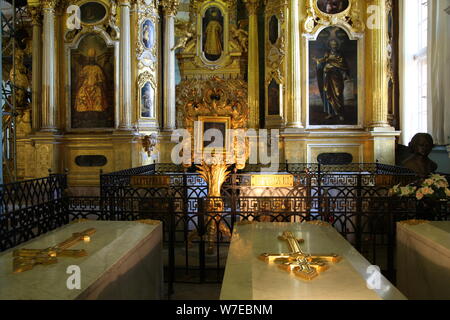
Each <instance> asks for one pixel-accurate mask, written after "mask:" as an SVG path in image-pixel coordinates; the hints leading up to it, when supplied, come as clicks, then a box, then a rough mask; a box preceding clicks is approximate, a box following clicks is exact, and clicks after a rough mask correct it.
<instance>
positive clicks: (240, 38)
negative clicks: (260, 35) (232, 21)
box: [231, 25, 248, 52]
mask: <svg viewBox="0 0 450 320" xmlns="http://www.w3.org/2000/svg"><path fill="white" fill-rule="evenodd" d="M231 37H232V38H233V39H235V40H236V41H237V42H238V43H239V45H240V46H241V49H242V51H243V52H247V51H248V32H247V31H245V30H244V29H241V26H239V27H235V26H234V25H231Z"/></svg>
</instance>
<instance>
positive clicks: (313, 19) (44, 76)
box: [4, 0, 398, 183]
mask: <svg viewBox="0 0 450 320" xmlns="http://www.w3.org/2000/svg"><path fill="white" fill-rule="evenodd" d="M28 2H29V5H28V9H29V12H30V19H28V20H27V23H26V24H25V26H24V29H26V34H27V36H26V37H23V39H22V40H20V41H21V43H20V44H18V45H17V48H19V50H16V52H15V59H14V61H15V69H14V70H12V65H8V66H7V68H6V69H7V70H6V71H5V72H4V78H11V79H10V82H11V83H12V84H14V86H15V88H16V90H15V99H16V102H17V105H19V106H21V108H22V109H23V110H28V111H29V114H25V113H24V114H23V115H22V114H20V115H19V118H20V121H22V123H27V126H25V125H22V126H19V128H21V129H20V130H21V131H22V132H24V133H25V134H24V135H23V137H26V138H27V139H29V141H26V143H28V144H27V148H28V149H27V150H31V149H32V148H33V147H32V146H33V143H34V142H33V143H31V142H30V141H31V140H32V139H35V138H34V137H32V135H33V134H36V135H39V134H40V132H41V131H42V132H45V133H46V134H47V135H46V136H45V135H42V136H43V137H44V136H45V138H41V137H40V138H39V139H41V140H39V143H42V144H44V145H45V144H48V145H50V146H51V147H49V149H48V150H50V151H49V152H51V153H53V154H52V159H51V163H52V164H53V165H54V164H57V165H60V166H63V165H64V166H67V167H69V170H71V169H72V170H73V172H77V174H81V173H79V172H81V170H88V169H85V168H84V169H80V168H78V167H77V166H76V164H75V162H74V159H75V158H76V157H77V156H83V155H89V152H91V151H90V150H91V149H92V148H100V149H101V148H104V150H103V151H104V152H103V154H102V153H101V152H100V155H103V156H105V157H106V158H107V160H108V161H107V164H106V165H105V166H106V167H108V166H109V167H108V169H110V171H112V170H115V169H117V168H119V167H121V166H126V167H131V166H136V165H139V164H143V161H140V160H136V159H137V158H139V155H136V152H138V153H139V152H142V150H141V149H142V141H143V139H144V137H145V136H151V135H152V134H153V137H156V138H155V139H153V140H152V141H154V142H155V144H156V145H155V146H154V147H152V148H151V153H152V155H151V156H150V155H149V159H147V160H145V161H153V160H154V159H157V158H158V159H159V160H158V161H161V162H170V154H171V148H172V146H173V143H172V142H171V136H170V135H171V133H172V132H173V130H174V129H176V128H183V126H184V125H185V121H186V120H187V118H186V117H188V119H190V118H189V117H191V113H192V112H194V111H195V112H194V113H195V116H196V117H199V116H210V114H209V113H211V114H212V116H214V114H215V115H217V116H219V115H220V114H221V112H218V111H217V110H211V109H210V108H209V107H210V106H209V107H208V108H206V107H205V108H204V111H205V112H200V110H199V109H198V106H199V105H201V104H205V105H206V104H211V105H213V104H214V105H215V106H216V107H218V106H220V105H221V104H220V103H219V101H218V100H215V99H213V98H211V96H210V97H209V98H208V97H206V98H205V99H206V100H205V101H201V103H200V102H199V101H198V99H197V98H198V96H199V95H203V91H201V88H202V87H204V88H206V87H208V86H211V85H217V86H218V88H219V87H220V88H221V90H223V91H224V92H226V94H220V96H221V97H225V96H228V97H230V96H231V97H237V96H239V99H237V100H239V101H244V100H245V101H246V108H248V114H249V115H248V119H247V120H248V121H247V120H246V121H245V123H246V124H245V126H246V127H247V128H254V129H256V130H259V129H264V128H268V129H278V130H279V131H280V144H282V147H283V148H284V149H285V152H284V153H283V154H282V159H280V161H282V162H284V161H286V160H290V161H297V162H306V161H307V160H308V159H310V158H311V157H312V155H313V154H315V153H318V152H319V153H320V152H322V151H323V150H322V149H325V148H326V147H327V146H326V144H328V145H333V148H335V147H336V148H339V150H338V151H339V152H348V153H352V154H355V159H361V160H364V161H369V162H370V161H375V160H376V159H375V158H377V157H378V156H377V154H378V153H380V154H382V155H385V154H387V152H384V151H383V150H386V147H385V146H388V147H389V148H390V149H391V147H393V146H394V139H395V135H396V134H397V133H395V132H394V131H392V132H391V133H389V134H388V135H389V139H390V140H389V141H390V142H389V144H383V145H382V144H380V145H379V146H375V143H378V142H374V141H375V140H376V139H375V138H374V135H376V134H372V133H370V134H369V133H368V132H369V131H370V130H372V128H374V127H382V128H387V126H388V121H389V122H390V123H394V122H395V117H396V116H397V114H396V112H397V111H396V110H397V109H396V108H397V107H396V106H398V103H397V102H396V100H395V99H396V96H395V95H396V93H395V92H396V91H395V88H396V86H397V85H398V79H397V76H396V73H395V72H396V68H397V67H396V64H395V60H394V59H395V54H394V53H395V50H396V39H397V38H396V30H397V29H396V28H395V27H394V26H393V25H394V24H395V23H396V19H397V18H396V16H395V14H394V13H395V11H393V9H392V8H393V7H394V5H393V2H392V1H391V0H371V1H369V0H366V1H364V0H362V1H356V0H306V1H303V0H79V1H45V6H44V5H43V4H44V2H42V1H28ZM371 5H379V6H381V8H382V9H383V11H382V18H383V19H384V18H386V19H385V20H386V21H384V20H382V21H381V24H380V28H378V29H371V28H369V27H367V26H366V21H367V18H368V13H367V8H368V7H369V6H371ZM78 15H79V16H78ZM32 35H34V36H33V37H34V38H33V37H32ZM32 38H33V39H32ZM32 40H34V42H33V46H32V45H31V42H32ZM16 41H19V40H16ZM35 43H36V44H37V46H34V44H35ZM49 44H53V46H54V47H51V46H49ZM33 50H34V51H33ZM32 51H33V54H32ZM43 53H46V54H43ZM32 57H34V60H36V61H34V63H35V64H36V67H35V68H34V67H33V73H32V72H31V71H32V70H31V60H32ZM11 61H12V59H11ZM380 66H381V67H380ZM4 67H5V66H4ZM40 68H42V70H40ZM4 69H5V68H4ZM44 71H45V72H44ZM49 71H51V72H49ZM33 74H35V75H36V76H35V78H33V81H32V75H33ZM211 81H213V82H211ZM33 86H34V87H33ZM49 86H50V87H51V90H50V89H49V88H48V87H49ZM31 87H33V90H31ZM387 88H389V89H388V90H386V89H387ZM32 92H33V96H36V100H33V101H34V104H33V112H31V105H32V103H33V101H32V100H31V93H32ZM213 93H214V92H213ZM388 95H389V98H388V99H386V100H385V99H384V97H385V96H388ZM196 99H197V100H196ZM208 99H209V100H208ZM233 99H234V98H233ZM388 100H389V103H386V102H387V101H388ZM221 102H223V101H221ZM199 103H200V104H199ZM224 105H225V106H228V107H230V106H231V105H230V104H229V103H225V104H224ZM231 107H232V109H230V110H228V109H227V110H228V111H229V113H230V114H233V113H236V112H239V110H240V108H241V107H239V106H231ZM196 108H197V109H196ZM218 108H219V107H218ZM193 110H194V111H193ZM385 118H386V119H385ZM191 120H192V119H191ZM31 123H32V124H33V130H32V129H31V128H32V127H31ZM289 130H290V131H289ZM330 130H336V131H333V132H334V133H336V134H335V135H334V136H333V137H332V138H333V139H332V140H331V141H330V140H329V139H328V140H323V139H326V138H324V136H323V135H325V134H327V132H330ZM383 130H384V129H383ZM288 131H289V132H288ZM349 131H351V132H352V134H353V138H352V139H353V140H352V141H351V142H348V141H349V138H348V137H347V136H345V134H346V133H348V132H349ZM48 132H51V134H50V136H51V135H54V136H52V137H53V138H52V139H53V140H51V139H50V138H48V137H49V134H48ZM321 134H322V136H321ZM125 136H126V137H127V138H124V137H125ZM380 136H381V135H380ZM391 138H392V139H391ZM24 139H25V138H24ZM42 139H43V140H45V139H47V140H45V141H44V142H42ZM58 139H60V140H58ZM127 139H128V140H127ZM35 140H36V141H37V138H36V139H35ZM33 141H34V140H33ZM299 141H300V142H299ZM380 141H381V138H380ZM391 142H392V143H391ZM24 143H25V142H24ZM380 143H381V142H380ZM108 144H109V145H108ZM55 145H60V146H61V148H59V147H58V148H57V147H54V146H55ZM137 146H139V147H137ZM282 147H280V149H281V148H282ZM319 149H320V150H319ZM390 149H389V152H390V151H391V150H390ZM39 150H44V149H42V148H41V149H39ZM39 150H38V149H34V152H35V153H36V152H40V151H39ZM136 150H139V151H136ZM149 150H150V149H149ZM355 150H359V151H355ZM380 150H381V151H380ZM60 152H64V155H62V153H61V154H60ZM84 153H86V154H84ZM97 153H98V152H97ZM356 153H358V154H356ZM146 154H147V153H146ZM35 156H36V158H40V157H41V156H40V155H38V154H36V155H35ZM150 157H153V158H152V159H150ZM383 157H384V156H383ZM383 157H382V156H380V159H382V158H383ZM41 158H42V157H41ZM374 159H375V160H374ZM104 169H105V168H104ZM77 170H80V171H77ZM91 170H94V169H91ZM105 170H106V169H105ZM55 171H56V169H55ZM30 172H33V170H30ZM34 172H36V171H34ZM83 174H86V176H83V178H82V179H81V178H80V180H79V181H81V180H83V179H85V180H83V181H87V180H89V179H91V177H93V176H94V173H93V171H90V172H89V173H87V171H83ZM31 175H32V174H30V177H31ZM89 175H90V176H89ZM77 181H78V180H77ZM91 182H92V181H91ZM80 183H84V182H80Z"/></svg>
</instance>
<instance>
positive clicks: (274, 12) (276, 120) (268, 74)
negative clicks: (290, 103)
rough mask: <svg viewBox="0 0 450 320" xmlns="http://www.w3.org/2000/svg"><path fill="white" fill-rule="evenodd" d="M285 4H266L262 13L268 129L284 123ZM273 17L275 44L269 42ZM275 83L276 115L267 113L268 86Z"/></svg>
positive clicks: (267, 104) (279, 1)
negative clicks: (275, 24) (276, 32)
mask: <svg viewBox="0 0 450 320" xmlns="http://www.w3.org/2000/svg"><path fill="white" fill-rule="evenodd" d="M286 9H287V8H286V3H285V1H282V0H273V1H269V2H268V3H267V6H266V9H265V13H264V28H265V34H266V35H265V45H264V47H265V81H264V96H265V106H264V110H265V118H266V123H267V126H268V127H280V126H282V125H283V124H284V122H285V113H286V110H285V108H286V104H287V101H286V71H287V70H286V65H287V57H286V47H287V45H288V44H287V42H288V41H287V40H286V39H287V34H286V27H287V26H286V13H285V11H286ZM272 17H275V18H276V19H277V22H278V30H277V31H278V38H277V40H276V41H275V43H272V42H271V41H270V36H269V35H270V20H271V19H272ZM272 81H275V82H276V83H277V87H278V92H279V101H278V105H279V110H278V114H276V115H275V114H270V113H269V86H270V84H271V83H272Z"/></svg>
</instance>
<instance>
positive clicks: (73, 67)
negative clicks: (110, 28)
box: [70, 34, 115, 129]
mask: <svg viewBox="0 0 450 320" xmlns="http://www.w3.org/2000/svg"><path fill="white" fill-rule="evenodd" d="M70 82H71V92H70V98H71V99H70V105H71V107H70V119H71V128H73V129H91V128H113V127H114V105H115V92H114V47H108V46H107V45H106V42H105V41H104V40H103V38H101V37H100V36H99V35H97V34H88V35H86V36H85V37H84V38H83V39H82V40H81V41H80V44H79V46H78V48H76V49H72V50H71V58H70Z"/></svg>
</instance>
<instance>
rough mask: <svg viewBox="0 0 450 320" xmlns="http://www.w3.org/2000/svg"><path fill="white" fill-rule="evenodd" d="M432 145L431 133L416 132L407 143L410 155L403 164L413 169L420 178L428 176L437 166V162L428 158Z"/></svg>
mask: <svg viewBox="0 0 450 320" xmlns="http://www.w3.org/2000/svg"><path fill="white" fill-rule="evenodd" d="M433 146H434V143H433V137H431V135H429V134H428V133H418V134H416V135H415V136H414V137H413V138H412V140H411V142H410V143H409V149H410V151H411V152H412V155H411V156H410V157H408V158H407V159H406V160H405V161H404V162H403V166H404V167H405V168H408V169H410V170H412V171H414V172H415V173H417V175H419V176H420V177H422V178H425V177H428V176H429V175H430V174H431V173H434V172H435V171H436V170H437V168H438V166H437V164H436V163H435V162H434V161H433V160H431V159H430V158H428V155H429V154H430V153H431V150H432V149H433Z"/></svg>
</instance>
